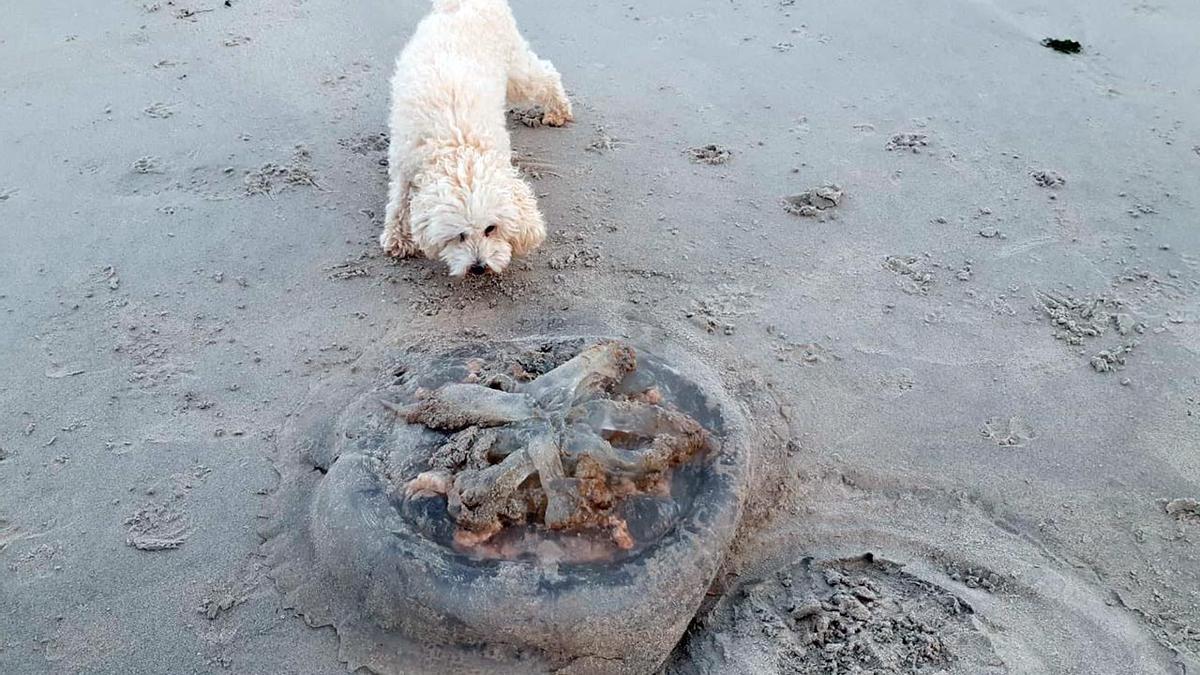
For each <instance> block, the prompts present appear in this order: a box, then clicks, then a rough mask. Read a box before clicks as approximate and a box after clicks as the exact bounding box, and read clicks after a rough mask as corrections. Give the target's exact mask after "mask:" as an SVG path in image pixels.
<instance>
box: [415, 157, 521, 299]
mask: <svg viewBox="0 0 1200 675" xmlns="http://www.w3.org/2000/svg"><path fill="white" fill-rule="evenodd" d="M498 154H499V153H483V152H473V151H465V152H457V153H454V155H453V156H452V157H449V158H445V159H444V160H443V161H439V162H436V163H434V164H433V165H432V166H431V167H428V169H427V170H426V171H424V172H423V173H422V174H421V175H420V176H419V177H418V178H417V180H416V181H414V184H413V193H412V201H411V203H410V205H409V206H410V211H409V213H410V217H411V223H412V233H413V240H414V241H415V242H416V244H417V245H418V246H419V247H420V248H421V251H422V252H423V253H424V254H425V256H426V257H428V258H431V259H437V260H441V261H442V262H444V263H446V265H447V266H448V267H449V268H450V276H455V277H460V276H463V275H465V274H485V273H488V272H492V273H500V272H503V271H504V270H505V269H507V268H508V265H509V263H510V262H511V261H512V258H513V256H516V255H522V254H524V253H527V252H528V251H531V250H533V249H534V248H537V246H538V245H540V244H541V243H542V240H543V239H544V238H545V228H544V225H543V222H542V214H541V212H539V211H538V208H537V200H536V199H535V197H534V194H533V190H532V189H531V188H530V187H529V184H528V183H526V182H525V181H524V180H522V179H521V177H520V175H519V174H518V173H517V170H516V169H515V168H514V167H513V166H512V163H511V161H510V159H509V157H508V156H507V155H503V156H496V155H498Z"/></svg>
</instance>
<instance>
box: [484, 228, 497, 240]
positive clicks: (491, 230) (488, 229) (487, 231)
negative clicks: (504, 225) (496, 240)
mask: <svg viewBox="0 0 1200 675" xmlns="http://www.w3.org/2000/svg"><path fill="white" fill-rule="evenodd" d="M495 231H496V226H495V225H488V226H487V229H485V230H484V231H483V236H485V237H490V236H492V233H493V232H495Z"/></svg>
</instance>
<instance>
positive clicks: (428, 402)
mask: <svg viewBox="0 0 1200 675" xmlns="http://www.w3.org/2000/svg"><path fill="white" fill-rule="evenodd" d="M659 354H667V355H669V357H670V358H669V360H667V359H663V358H661V357H660V356H659ZM668 364H670V365H668ZM505 373H520V374H521V377H520V378H519V379H520V380H521V381H520V382H513V381H509V380H507V379H504V378H501V379H502V380H503V381H504V382H507V386H502V387H501V388H500V389H497V388H492V387H489V386H484V385H483V384H479V383H480V382H492V383H496V382H498V381H499V380H497V378H496V375H497V374H505ZM682 373H687V375H686V376H684V375H683V374H682ZM501 389H503V390H501ZM748 434H749V431H748V428H747V426H746V424H745V422H744V418H743V413H742V409H741V407H740V406H739V405H737V404H735V403H734V402H733V401H732V400H731V399H730V398H729V397H728V396H727V395H726V394H725V393H724V390H723V388H722V386H721V383H720V380H719V379H718V378H717V377H716V376H715V375H714V374H713V373H712V372H711V371H710V370H708V369H707V368H706V367H704V366H703V365H702V364H699V363H697V362H695V361H694V360H693V359H692V358H691V357H690V356H687V355H685V354H682V353H676V352H674V351H669V348H667V347H658V348H656V349H655V350H653V351H652V352H651V351H646V350H643V349H638V348H635V347H634V346H633V345H631V344H629V343H626V342H623V341H619V340H611V339H595V338H554V339H527V340H520V341H510V342H499V341H493V342H479V343H463V342H457V341H448V340H440V341H434V340H432V339H430V340H428V341H425V342H422V343H417V344H409V345H405V346H390V347H388V346H384V347H381V348H380V349H379V353H377V354H374V355H371V356H366V357H364V358H363V359H362V360H361V361H360V362H359V363H358V364H356V367H355V368H353V369H351V371H350V373H349V374H347V375H345V376H344V377H343V379H341V380H340V381H333V380H331V381H329V382H326V383H324V384H323V385H322V386H321V387H319V388H317V389H315V390H314V391H313V393H312V394H311V395H310V399H309V400H308V402H307V403H306V404H305V405H304V406H303V407H302V408H301V409H300V410H299V411H298V412H297V414H296V415H294V416H293V422H292V424H290V425H289V427H288V429H287V430H286V432H285V434H284V435H283V437H282V438H281V442H280V446H279V451H278V456H277V458H276V467H277V469H278V471H279V473H280V475H281V481H280V486H279V489H278V490H277V491H276V492H275V493H274V495H273V497H272V508H273V512H272V513H271V515H270V518H269V520H268V521H267V522H268V525H267V526H266V527H264V529H263V537H264V540H265V541H264V544H263V547H264V551H265V553H266V555H267V556H268V558H269V561H270V567H271V576H272V578H273V579H274V580H275V582H276V585H277V586H278V588H279V589H280V591H281V592H282V594H283V596H284V598H285V600H286V604H287V606H288V607H291V608H293V609H295V610H296V611H297V612H298V613H299V614H301V615H302V616H303V617H304V618H305V620H306V621H308V623H309V624H310V625H314V626H333V627H334V628H335V629H336V631H337V634H338V638H339V641H340V645H341V651H340V656H341V658H342V659H343V660H344V661H346V662H347V664H348V666H349V668H350V669H352V670H353V669H357V668H360V667H367V668H369V669H371V670H372V671H375V672H380V673H401V672H403V673H422V672H430V673H433V672H447V671H453V672H489V673H491V672H542V671H548V670H562V671H564V672H574V673H642V672H650V671H653V670H655V669H656V668H658V667H659V666H660V665H661V664H662V662H663V661H664V660H665V659H666V657H667V655H668V654H669V652H670V650H671V648H672V647H673V646H674V645H675V643H676V642H677V641H678V639H679V637H680V636H681V635H682V634H683V631H684V630H685V628H686V627H687V625H688V623H689V621H690V620H691V618H692V616H693V614H694V613H695V611H696V609H697V607H699V605H700V602H701V601H702V599H703V598H704V594H705V591H706V590H707V589H708V588H709V586H710V584H711V583H712V580H713V577H714V575H715V574H716V571H717V569H718V568H719V566H720V565H721V562H722V561H723V560H724V557H725V555H726V550H727V548H728V546H729V543H730V541H731V539H732V537H733V534H734V531H735V530H736V528H737V525H738V522H739V519H740V518H741V512H742V505H743V502H744V499H745V497H746V494H747V480H748V479H747V466H748V464H749V462H748V452H749V448H747V447H746V446H747V445H748V442H747V440H746V439H747V438H748V437H749V436H748Z"/></svg>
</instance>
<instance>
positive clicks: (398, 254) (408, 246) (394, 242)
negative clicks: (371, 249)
mask: <svg viewBox="0 0 1200 675" xmlns="http://www.w3.org/2000/svg"><path fill="white" fill-rule="evenodd" d="M379 246H380V247H381V248H382V249H383V252H384V253H386V254H388V255H390V256H391V257H393V258H412V257H415V256H416V255H417V245H416V244H414V243H413V242H412V240H411V239H404V238H402V237H396V236H392V235H391V233H389V232H384V233H383V236H382V237H380V238H379Z"/></svg>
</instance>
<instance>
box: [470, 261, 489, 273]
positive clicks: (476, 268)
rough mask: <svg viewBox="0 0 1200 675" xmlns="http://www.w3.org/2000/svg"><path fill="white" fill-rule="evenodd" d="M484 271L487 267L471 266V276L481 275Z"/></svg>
mask: <svg viewBox="0 0 1200 675" xmlns="http://www.w3.org/2000/svg"><path fill="white" fill-rule="evenodd" d="M486 271H487V267H484V266H483V265H480V264H478V263H476V264H474V265H471V274H483V273H484V272H486Z"/></svg>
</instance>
